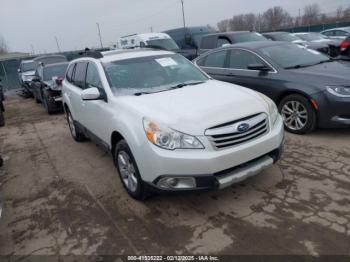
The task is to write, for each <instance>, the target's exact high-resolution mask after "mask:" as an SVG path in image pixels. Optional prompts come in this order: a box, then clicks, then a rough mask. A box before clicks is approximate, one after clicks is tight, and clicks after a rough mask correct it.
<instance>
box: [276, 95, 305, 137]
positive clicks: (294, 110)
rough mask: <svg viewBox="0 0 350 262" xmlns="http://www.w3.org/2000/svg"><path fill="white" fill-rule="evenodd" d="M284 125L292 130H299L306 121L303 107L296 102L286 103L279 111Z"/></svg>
mask: <svg viewBox="0 0 350 262" xmlns="http://www.w3.org/2000/svg"><path fill="white" fill-rule="evenodd" d="M281 113H282V117H283V121H284V124H285V125H286V126H287V127H288V128H290V129H292V130H301V129H302V128H304V127H305V126H306V124H307V121H308V113H307V110H306V108H305V106H304V105H303V104H302V103H300V102H298V101H288V102H286V103H285V104H284V105H283V107H282V110H281Z"/></svg>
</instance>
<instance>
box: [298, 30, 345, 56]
mask: <svg viewBox="0 0 350 262" xmlns="http://www.w3.org/2000/svg"><path fill="white" fill-rule="evenodd" d="M293 35H295V36H297V37H299V38H301V39H302V40H304V41H307V42H312V43H325V44H327V45H328V46H329V55H330V56H331V57H336V56H338V55H339V53H340V43H341V42H342V41H341V40H340V39H331V38H329V37H327V36H325V35H323V34H321V33H316V32H305V33H294V34H293Z"/></svg>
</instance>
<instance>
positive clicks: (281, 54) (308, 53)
mask: <svg viewBox="0 0 350 262" xmlns="http://www.w3.org/2000/svg"><path fill="white" fill-rule="evenodd" d="M260 52H261V53H262V54H263V55H264V56H267V57H269V58H270V59H271V60H272V61H274V62H275V63H277V64H278V65H280V66H281V67H283V68H292V67H295V66H308V65H314V64H318V63H320V62H322V61H328V60H329V57H328V56H326V55H324V54H321V53H320V52H317V51H315V50H311V49H307V48H304V47H302V46H300V45H295V44H286V45H278V46H269V47H263V48H260Z"/></svg>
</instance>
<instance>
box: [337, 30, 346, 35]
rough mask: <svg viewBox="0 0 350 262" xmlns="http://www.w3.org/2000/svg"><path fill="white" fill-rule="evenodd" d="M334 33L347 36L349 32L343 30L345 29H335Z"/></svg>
mask: <svg viewBox="0 0 350 262" xmlns="http://www.w3.org/2000/svg"><path fill="white" fill-rule="evenodd" d="M335 35H336V36H348V35H349V33H348V32H345V31H343V30H337V31H335Z"/></svg>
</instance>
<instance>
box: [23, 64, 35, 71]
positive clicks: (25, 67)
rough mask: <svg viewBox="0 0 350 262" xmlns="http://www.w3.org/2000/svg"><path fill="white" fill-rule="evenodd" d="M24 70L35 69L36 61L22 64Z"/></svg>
mask: <svg viewBox="0 0 350 262" xmlns="http://www.w3.org/2000/svg"><path fill="white" fill-rule="evenodd" d="M21 70H22V72H27V71H33V70H35V64H34V62H25V63H23V64H22V65H21Z"/></svg>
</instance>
